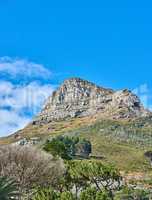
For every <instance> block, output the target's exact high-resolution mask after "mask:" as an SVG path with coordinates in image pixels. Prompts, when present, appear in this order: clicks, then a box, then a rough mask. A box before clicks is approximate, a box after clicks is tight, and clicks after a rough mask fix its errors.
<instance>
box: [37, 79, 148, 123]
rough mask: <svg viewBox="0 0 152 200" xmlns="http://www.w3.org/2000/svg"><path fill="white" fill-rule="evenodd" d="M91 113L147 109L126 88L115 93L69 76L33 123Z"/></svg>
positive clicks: (134, 113) (129, 113)
mask: <svg viewBox="0 0 152 200" xmlns="http://www.w3.org/2000/svg"><path fill="white" fill-rule="evenodd" d="M95 114H99V115H101V116H103V117H104V116H105V117H109V118H115V119H119V118H134V117H142V116H148V115H150V112H149V111H147V110H146V109H144V107H143V105H142V104H141V102H140V100H139V98H138V97H137V96H136V95H134V94H133V93H131V91H129V90H122V91H116V92H115V91H113V90H112V89H105V88H102V87H99V86H96V85H95V84H93V83H91V82H88V81H85V80H82V79H79V78H71V79H68V80H65V81H64V83H63V84H62V85H61V87H60V88H58V89H57V90H56V91H54V92H53V94H52V96H50V97H49V98H48V100H47V102H46V104H45V106H44V108H43V110H42V112H41V113H40V114H39V115H38V116H37V117H36V118H35V119H34V121H33V123H49V122H51V121H57V120H63V119H68V118H76V117H84V116H93V115H95Z"/></svg>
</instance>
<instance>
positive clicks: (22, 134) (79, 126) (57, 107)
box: [0, 79, 152, 173]
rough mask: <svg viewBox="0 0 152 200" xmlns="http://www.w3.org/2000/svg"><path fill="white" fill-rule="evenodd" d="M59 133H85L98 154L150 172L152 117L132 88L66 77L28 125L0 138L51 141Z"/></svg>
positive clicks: (123, 167) (126, 167)
mask: <svg viewBox="0 0 152 200" xmlns="http://www.w3.org/2000/svg"><path fill="white" fill-rule="evenodd" d="M56 135H69V136H80V137H83V138H87V139H89V140H90V141H91V143H92V145H93V152H92V155H93V156H97V157H98V156H100V157H103V160H104V161H105V162H110V163H113V164H116V165H117V166H118V168H119V169H120V170H123V171H124V170H125V171H139V172H144V173H146V172H148V173H149V172H150V171H149V170H150V164H149V162H148V161H147V160H146V158H145V157H144V152H145V151H147V150H150V149H151V148H152V144H151V141H152V115H151V112H150V111H147V110H146V109H144V107H143V105H142V104H141V102H140V100H139V98H138V97H137V96H136V95H134V94H132V93H131V92H130V91H128V90H122V91H116V92H115V91H113V90H111V89H105V88H102V87H98V86H96V85H94V84H93V83H89V82H87V81H84V80H81V79H69V80H66V81H65V82H64V83H63V85H62V86H61V87H60V88H59V89H57V91H55V92H54V93H53V95H52V96H51V97H49V99H48V100H47V102H46V104H45V106H44V107H43V109H42V112H41V113H40V114H39V115H38V116H36V117H35V118H34V119H33V122H31V123H30V124H29V125H28V126H27V127H25V128H24V129H23V130H20V131H18V132H17V133H15V134H13V135H11V136H9V137H7V138H3V139H1V140H0V144H7V143H12V142H15V141H18V140H21V139H22V138H27V139H30V138H33V137H39V138H40V139H41V141H42V142H43V141H45V140H46V139H47V138H48V137H53V136H56Z"/></svg>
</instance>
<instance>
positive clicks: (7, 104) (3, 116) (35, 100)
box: [0, 57, 54, 136]
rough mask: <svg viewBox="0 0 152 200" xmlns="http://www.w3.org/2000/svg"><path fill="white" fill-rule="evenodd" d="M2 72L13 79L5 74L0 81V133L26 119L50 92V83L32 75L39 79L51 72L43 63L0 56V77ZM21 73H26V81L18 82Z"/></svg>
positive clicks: (19, 125)
mask: <svg viewBox="0 0 152 200" xmlns="http://www.w3.org/2000/svg"><path fill="white" fill-rule="evenodd" d="M27 72H28V74H26V73H27ZM2 73H3V74H9V75H10V76H12V77H14V78H15V79H14V80H15V81H16V82H17V83H16V82H15V83H14V81H11V80H9V79H8V78H7V76H6V78H5V79H2V80H1V81H0V136H5V135H8V134H11V133H13V132H15V131H17V130H19V129H21V128H23V127H24V126H25V125H26V124H27V123H29V122H30V120H31V119H32V117H33V116H34V115H36V114H37V112H38V111H40V109H41V107H42V105H43V104H44V101H45V100H46V99H47V98H48V96H50V95H51V93H52V91H53V90H54V86H53V85H51V84H46V83H45V81H42V82H40V81H36V80H37V79H36V77H37V78H40V79H41V78H44V77H45V76H48V75H51V74H52V73H51V72H50V71H48V69H46V68H45V67H44V66H42V65H38V64H34V63H32V62H28V61H26V60H19V59H16V60H12V59H11V58H7V57H3V58H0V77H1V74H2ZM21 74H22V77H23V76H24V77H25V76H26V77H27V80H28V82H27V80H26V81H25V82H24V81H23V82H22V83H20V82H18V79H19V78H20V76H21ZM28 76H29V77H28Z"/></svg>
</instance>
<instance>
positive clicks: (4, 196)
mask: <svg viewBox="0 0 152 200" xmlns="http://www.w3.org/2000/svg"><path fill="white" fill-rule="evenodd" d="M17 195H18V193H17V189H16V184H15V182H14V181H12V180H10V179H8V178H6V177H0V199H1V200H9V199H11V198H12V199H16V197H17Z"/></svg>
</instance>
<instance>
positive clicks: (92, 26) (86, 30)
mask: <svg viewBox="0 0 152 200" xmlns="http://www.w3.org/2000/svg"><path fill="white" fill-rule="evenodd" d="M151 10H152V3H151V1H150V0H149V1H137V0H134V1H131V0H127V1H122V0H121V1H119V0H116V1H112V0H109V1H101V0H98V1H97V0H94V1H89V0H83V1H82V0H81V1H80V0H77V1H71V0H64V1H61V0H58V1H50V0H43V1H42V0H26V1H24V0H23V1H21V0H13V1H12V0H1V1H0V81H1V82H0V85H1V90H0V92H1V96H2V97H3V98H4V97H5V100H6V96H7V97H8V96H9V97H10V96H14V98H15V97H16V96H17V94H18V93H20V96H21V97H23V94H22V92H23V89H24V90H25V89H27V88H29V87H30V90H32V91H33V90H34V88H35V87H36V88H37V89H38V91H39V92H40V93H41V91H42V90H43V91H45V92H46V97H47V96H48V94H51V91H52V90H53V89H54V88H55V86H56V85H58V84H60V83H61V82H62V81H63V79H65V78H69V77H74V76H77V77H81V78H84V79H88V80H90V81H93V82H95V83H97V84H99V85H102V86H105V87H111V88H114V89H122V88H129V89H132V90H134V89H135V91H136V93H138V94H139V95H140V96H141V98H142V100H143V102H144V104H146V106H147V107H151V104H152V98H151V91H152V89H151V88H152V79H151V73H152V12H151ZM4 66H5V68H4ZM32 68H33V69H34V71H31V69H32ZM42 68H43V70H42ZM12 69H14V70H15V71H14V70H12ZM45 70H46V71H45ZM38 72H39V74H38ZM6 86H7V89H9V92H6V91H7V90H6ZM4 88H5V90H4ZM44 88H45V89H44ZM2 92H3V93H2ZM17 92H18V93H17ZM16 93H17V94H16ZM44 96H45V95H44ZM145 96H146V97H145ZM2 97H0V102H3V99H2ZM145 98H148V100H147V99H146V100H145ZM1 99H2V101H1ZM9 100H10V99H9ZM11 100H12V99H11ZM7 101H8V98H7ZM16 101H17V102H18V100H17V99H13V102H16ZM42 101H43V99H42V100H41V102H42ZM41 102H38V103H37V104H36V105H35V104H34V106H35V107H36V108H35V109H34V110H35V112H34V111H33V112H32V113H30V109H31V106H30V107H28V108H27V107H26V106H23V107H22V108H20V110H19V109H17V108H15V107H14V106H10V105H8V103H6V104H5V105H2V103H1V105H0V118H1V120H0V121H1V123H0V126H1V127H3V129H2V128H1V131H0V135H5V134H8V133H10V132H12V131H14V130H16V129H18V128H21V127H23V126H24V125H25V124H26V123H28V121H29V120H30V119H31V117H32V115H34V114H35V113H36V112H37V110H39V109H40V104H41ZM145 102H146V103H145ZM147 102H148V103H147ZM18 103H21V102H18ZM22 103H23V102H22ZM24 103H25V102H24ZM9 104H10V103H9ZM23 111H24V112H23ZM10 112H11V114H12V115H10ZM23 113H24V114H23ZM14 115H15V116H16V121H15V120H14V121H15V122H14V121H12V120H11V122H10V119H9V118H8V116H14ZM14 119H15V117H14ZM22 119H24V120H22ZM19 124H21V125H19ZM12 126H13V129H12Z"/></svg>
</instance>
